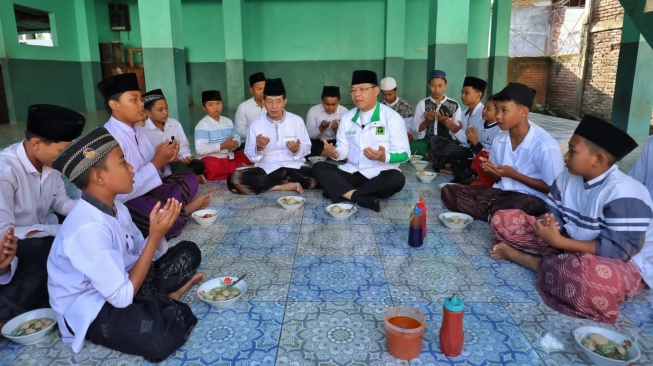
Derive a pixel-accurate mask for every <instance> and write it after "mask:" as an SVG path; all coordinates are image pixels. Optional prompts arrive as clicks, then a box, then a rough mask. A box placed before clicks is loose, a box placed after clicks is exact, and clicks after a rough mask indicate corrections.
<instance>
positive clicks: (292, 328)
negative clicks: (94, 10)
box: [277, 301, 393, 366]
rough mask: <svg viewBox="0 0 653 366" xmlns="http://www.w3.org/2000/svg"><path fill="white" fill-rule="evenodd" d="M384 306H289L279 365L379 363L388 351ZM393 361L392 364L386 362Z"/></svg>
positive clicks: (302, 303) (350, 304) (385, 359)
mask: <svg viewBox="0 0 653 366" xmlns="http://www.w3.org/2000/svg"><path fill="white" fill-rule="evenodd" d="M383 311H384V306H379V304H371V303H359V302H347V301H343V302H333V301H327V302H322V303H311V302H299V303H297V304H294V305H293V306H288V307H287V308H286V314H285V317H284V321H283V329H282V331H281V339H280V341H279V353H278V355H277V365H279V366H282V365H317V364H320V365H343V366H344V365H347V366H349V365H361V366H362V365H375V364H376V365H379V364H382V363H381V362H382V361H386V362H392V361H393V357H392V356H390V355H389V354H388V353H387V351H386V350H385V332H384V330H383ZM383 364H390V363H385V362H384V363H383Z"/></svg>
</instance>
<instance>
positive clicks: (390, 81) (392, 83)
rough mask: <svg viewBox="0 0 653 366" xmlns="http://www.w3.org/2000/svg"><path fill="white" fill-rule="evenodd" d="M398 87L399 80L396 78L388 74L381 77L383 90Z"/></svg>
mask: <svg viewBox="0 0 653 366" xmlns="http://www.w3.org/2000/svg"><path fill="white" fill-rule="evenodd" d="M396 87H397V81H396V80H395V78H393V77H391V76H388V77H386V78H383V79H381V90H392V89H394V88H396Z"/></svg>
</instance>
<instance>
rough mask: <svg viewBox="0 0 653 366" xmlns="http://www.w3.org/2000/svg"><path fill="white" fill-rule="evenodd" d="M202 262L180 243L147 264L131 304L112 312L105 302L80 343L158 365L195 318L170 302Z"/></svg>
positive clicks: (187, 245) (183, 337)
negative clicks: (143, 279) (111, 350)
mask: <svg viewBox="0 0 653 366" xmlns="http://www.w3.org/2000/svg"><path fill="white" fill-rule="evenodd" d="M201 260H202V258H201V252H200V249H199V248H198V247H197V245H195V243H193V242H190V241H182V242H180V243H179V244H177V245H175V246H173V247H172V248H170V249H169V250H168V252H167V253H166V254H164V255H163V256H162V257H161V258H159V259H158V260H157V261H155V262H153V263H152V265H151V266H150V270H149V272H148V274H147V277H146V278H145V281H144V282H143V285H142V286H141V289H140V291H139V292H138V293H137V294H136V296H135V297H134V302H133V303H132V304H130V305H129V306H127V307H125V308H116V307H114V306H113V305H111V304H109V303H108V302H107V303H105V304H104V306H103V307H102V309H101V310H100V313H99V314H98V315H97V317H96V318H95V320H94V321H93V323H91V325H90V326H89V328H88V331H87V332H86V339H88V340H90V341H91V342H93V343H96V344H99V345H102V346H105V347H108V348H111V349H113V350H116V351H120V352H124V353H129V354H133V355H137V356H142V357H144V358H145V359H146V360H148V361H152V362H159V361H162V360H164V359H165V358H167V357H168V356H169V355H170V354H172V353H173V352H175V351H176V350H177V349H179V347H181V346H183V345H184V343H186V340H187V339H188V336H189V335H190V332H191V330H192V329H193V327H194V326H195V324H197V318H196V317H195V315H193V312H192V311H191V309H190V307H189V306H188V305H186V304H184V303H182V302H179V301H176V300H172V299H171V298H169V297H168V294H169V293H172V292H174V291H177V290H179V289H180V288H181V287H182V286H183V285H185V284H186V283H187V282H188V281H190V279H191V278H192V277H193V276H194V275H195V273H196V271H197V268H198V267H199V265H200V262H201Z"/></svg>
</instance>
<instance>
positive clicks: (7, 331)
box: [2, 308, 57, 344]
mask: <svg viewBox="0 0 653 366" xmlns="http://www.w3.org/2000/svg"><path fill="white" fill-rule="evenodd" d="M39 318H50V319H52V320H54V322H53V323H52V324H50V325H49V326H47V327H45V328H43V329H41V330H40V331H38V332H36V333H33V334H28V335H23V336H15V335H12V334H13V333H14V331H15V330H16V328H18V327H20V326H21V324H23V323H25V322H27V321H30V320H34V319H39ZM56 324H57V313H56V312H55V311H54V310H52V309H50V308H44V309H36V310H32V311H28V312H26V313H23V314H20V315H18V316H17V317H15V318H13V319H11V320H10V321H8V322H7V323H6V324H5V325H4V326H3V327H2V335H3V336H4V337H6V338H8V339H11V340H12V341H14V342H16V343H20V344H34V343H36V342H38V341H40V340H41V338H43V337H45V335H46V334H48V333H50V332H51V331H52V329H53V328H54V326H55V325H56Z"/></svg>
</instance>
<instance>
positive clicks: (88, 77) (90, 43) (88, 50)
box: [74, 0, 103, 111]
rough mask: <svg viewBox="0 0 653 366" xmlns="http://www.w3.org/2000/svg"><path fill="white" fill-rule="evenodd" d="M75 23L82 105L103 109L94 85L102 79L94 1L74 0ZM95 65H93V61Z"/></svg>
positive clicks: (91, 108)
mask: <svg viewBox="0 0 653 366" xmlns="http://www.w3.org/2000/svg"><path fill="white" fill-rule="evenodd" d="M74 7H75V24H76V26H77V43H78V46H77V47H78V49H79V63H80V66H81V73H82V90H81V91H82V92H83V93H84V105H85V108H86V110H87V111H96V110H98V109H103V102H102V96H101V95H100V93H99V92H98V91H97V89H96V87H95V85H96V84H97V83H98V82H99V81H100V80H102V73H101V69H100V67H99V65H97V64H98V62H99V60H100V51H99V48H98V36H97V25H96V23H95V2H93V1H84V0H74ZM94 62H95V63H96V65H93V63H94Z"/></svg>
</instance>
